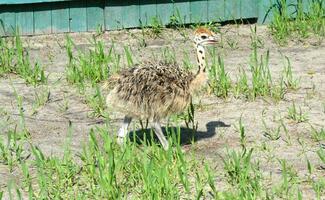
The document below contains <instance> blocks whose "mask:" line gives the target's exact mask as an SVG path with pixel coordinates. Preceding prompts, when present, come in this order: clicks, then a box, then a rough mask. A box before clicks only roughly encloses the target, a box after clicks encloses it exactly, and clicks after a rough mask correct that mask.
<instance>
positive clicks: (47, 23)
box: [34, 4, 52, 34]
mask: <svg viewBox="0 0 325 200" xmlns="http://www.w3.org/2000/svg"><path fill="white" fill-rule="evenodd" d="M51 32H52V14H51V5H50V4H40V5H38V6H35V7H34V33H35V34H45V33H51Z"/></svg>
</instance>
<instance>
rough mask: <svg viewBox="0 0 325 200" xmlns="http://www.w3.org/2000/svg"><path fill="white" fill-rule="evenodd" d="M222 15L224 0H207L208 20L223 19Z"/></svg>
mask: <svg viewBox="0 0 325 200" xmlns="http://www.w3.org/2000/svg"><path fill="white" fill-rule="evenodd" d="M224 15H225V2H224V0H208V21H218V22H220V21H223V20H224Z"/></svg>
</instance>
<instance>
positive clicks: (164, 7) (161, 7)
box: [156, 0, 173, 25]
mask: <svg viewBox="0 0 325 200" xmlns="http://www.w3.org/2000/svg"><path fill="white" fill-rule="evenodd" d="M156 2H157V16H158V18H159V19H160V20H161V22H162V23H163V24H164V25H166V24H169V23H170V17H171V16H172V15H173V3H172V0H157V1H156Z"/></svg>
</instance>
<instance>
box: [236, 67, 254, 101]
mask: <svg viewBox="0 0 325 200" xmlns="http://www.w3.org/2000/svg"><path fill="white" fill-rule="evenodd" d="M233 90H234V91H233V92H234V96H235V97H236V98H239V97H240V96H241V95H243V96H244V97H245V98H248V97H249V92H250V89H249V85H248V78H247V74H246V72H245V70H244V69H243V68H242V67H240V68H239V77H237V82H236V84H235V86H234V89H233Z"/></svg>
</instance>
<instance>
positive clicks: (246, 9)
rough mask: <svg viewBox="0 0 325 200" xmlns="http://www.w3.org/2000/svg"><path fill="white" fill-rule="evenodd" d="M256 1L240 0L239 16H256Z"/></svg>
mask: <svg viewBox="0 0 325 200" xmlns="http://www.w3.org/2000/svg"><path fill="white" fill-rule="evenodd" d="M257 1H258V0H241V1H240V18H242V19H247V18H256V17H257V16H258V13H257V9H258V6H257Z"/></svg>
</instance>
